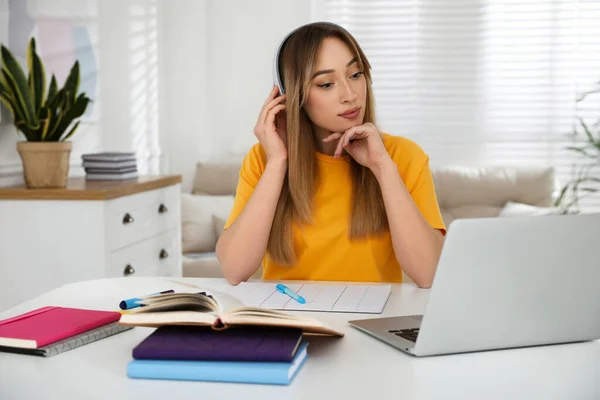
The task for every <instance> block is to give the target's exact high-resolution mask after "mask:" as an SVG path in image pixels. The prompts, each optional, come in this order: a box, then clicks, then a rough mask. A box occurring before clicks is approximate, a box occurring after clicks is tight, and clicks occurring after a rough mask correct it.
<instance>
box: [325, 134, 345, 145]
mask: <svg viewBox="0 0 600 400" xmlns="http://www.w3.org/2000/svg"><path fill="white" fill-rule="evenodd" d="M341 137H342V134H341V133H339V132H335V133H332V134H331V135H329V136H327V137H326V138H325V139H323V141H324V142H325V143H329V142H333V141H334V140H337V139H339V138H341Z"/></svg>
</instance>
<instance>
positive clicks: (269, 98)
mask: <svg viewBox="0 0 600 400" xmlns="http://www.w3.org/2000/svg"><path fill="white" fill-rule="evenodd" d="M278 93H279V88H278V87H277V86H276V85H273V88H272V89H271V92H270V93H269V95H268V96H267V98H266V99H265V101H264V103H263V105H262V107H261V108H260V112H259V113H258V119H257V121H256V122H257V124H258V123H260V122H262V121H264V120H265V116H266V111H265V110H267V109H268V107H267V105H268V104H269V103H270V102H271V101H273V99H275V98H276V97H277V94H278Z"/></svg>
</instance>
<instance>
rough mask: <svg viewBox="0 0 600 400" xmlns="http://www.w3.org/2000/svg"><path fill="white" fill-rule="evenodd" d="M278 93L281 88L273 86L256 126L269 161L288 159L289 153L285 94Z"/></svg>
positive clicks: (259, 139)
mask: <svg viewBox="0 0 600 400" xmlns="http://www.w3.org/2000/svg"><path fill="white" fill-rule="evenodd" d="M278 94H279V88H278V87H277V86H273V90H271V93H270V94H269V97H267V100H266V101H265V103H264V104H263V107H262V109H261V110H260V114H259V115H258V121H256V126H255V127H254V135H256V138H257V139H258V141H259V142H260V144H261V145H262V147H263V149H264V150H265V152H266V153H267V162H277V161H286V160H287V154H288V153H287V127H286V121H285V94H284V95H283V96H277V95H278Z"/></svg>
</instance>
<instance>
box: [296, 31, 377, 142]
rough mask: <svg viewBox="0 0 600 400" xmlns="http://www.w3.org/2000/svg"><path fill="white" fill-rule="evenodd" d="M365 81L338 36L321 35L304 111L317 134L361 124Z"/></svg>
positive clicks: (364, 98) (363, 111)
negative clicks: (323, 38)
mask: <svg viewBox="0 0 600 400" xmlns="http://www.w3.org/2000/svg"><path fill="white" fill-rule="evenodd" d="M366 97H367V82H366V79H365V76H364V74H363V71H362V70H361V69H360V68H359V66H358V62H357V60H356V58H355V57H354V54H352V52H351V51H350V49H349V48H348V46H346V44H345V43H344V42H342V41H341V40H340V39H338V38H334V37H329V38H325V40H324V41H323V44H322V45H321V48H320V50H319V54H318V56H317V67H316V70H315V71H314V72H313V75H312V80H311V82H310V89H309V90H308V95H307V96H306V102H305V103H304V111H305V112H306V114H307V115H308V118H310V120H311V121H312V123H313V124H314V125H315V126H316V128H317V134H319V136H323V135H327V134H328V133H329V132H344V131H346V130H347V129H350V128H351V127H353V126H356V125H361V124H362V123H363V118H364V116H365V103H366Z"/></svg>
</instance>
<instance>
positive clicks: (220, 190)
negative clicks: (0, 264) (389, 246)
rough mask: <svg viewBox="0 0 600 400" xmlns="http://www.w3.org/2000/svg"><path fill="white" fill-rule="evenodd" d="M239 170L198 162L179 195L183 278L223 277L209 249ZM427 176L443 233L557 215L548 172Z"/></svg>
mask: <svg viewBox="0 0 600 400" xmlns="http://www.w3.org/2000/svg"><path fill="white" fill-rule="evenodd" d="M239 169H240V162H230V163H222V164H217V163H198V164H197V170H196V177H195V181H194V186H193V190H192V193H182V199H181V202H182V205H181V214H182V241H183V243H182V249H183V253H184V254H183V274H184V276H189V277H222V276H223V275H222V272H221V268H220V265H219V262H218V260H217V258H216V256H215V253H214V251H215V245H216V242H217V239H218V235H219V233H220V232H221V231H222V228H223V224H224V223H225V220H226V219H227V217H228V216H229V212H230V210H231V207H232V205H233V197H234V194H235V188H236V185H237V180H238V176H239ZM432 174H433V179H434V183H435V188H436V193H437V197H438V202H439V204H440V208H441V211H442V216H443V219H444V222H445V224H446V227H447V228H449V229H450V225H451V223H452V221H453V220H455V219H458V218H473V217H504V216H512V215H520V214H537V215H544V214H554V213H557V212H558V210H556V209H553V208H552V207H550V206H551V205H552V202H553V200H554V197H553V196H554V193H555V189H556V183H555V178H554V170H553V169H552V168H540V167H527V168H526V167H485V168H475V167H463V166H448V167H442V168H435V167H433V168H432ZM261 273H262V271H260V270H259V271H258V272H257V273H256V274H255V276H254V277H260V276H261ZM405 278H406V277H405Z"/></svg>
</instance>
